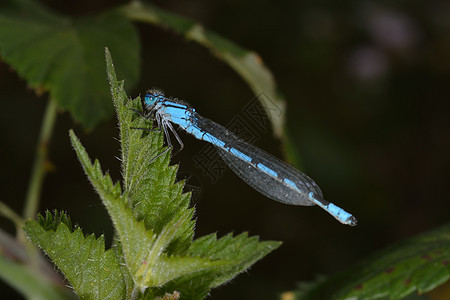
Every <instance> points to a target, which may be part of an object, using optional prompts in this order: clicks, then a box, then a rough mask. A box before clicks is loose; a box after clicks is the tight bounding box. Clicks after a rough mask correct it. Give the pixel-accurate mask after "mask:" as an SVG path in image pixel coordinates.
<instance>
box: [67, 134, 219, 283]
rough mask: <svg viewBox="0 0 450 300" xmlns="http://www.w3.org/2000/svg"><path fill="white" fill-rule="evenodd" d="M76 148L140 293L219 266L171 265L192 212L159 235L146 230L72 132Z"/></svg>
mask: <svg viewBox="0 0 450 300" xmlns="http://www.w3.org/2000/svg"><path fill="white" fill-rule="evenodd" d="M70 137H71V141H72V145H73V147H74V149H75V151H76V152H77V155H78V158H79V160H80V162H81V164H82V166H83V168H84V170H85V173H86V174H87V176H88V178H89V180H90V181H91V183H92V185H93V186H94V188H95V189H96V191H97V193H98V194H99V195H100V198H101V199H102V201H103V204H104V205H105V207H106V209H107V210H108V213H109V215H110V216H111V219H112V221H113V223H114V227H115V228H116V230H117V234H118V237H119V240H120V243H121V248H122V251H123V255H124V258H125V262H126V264H127V267H128V269H129V271H130V274H131V276H132V277H133V281H134V283H135V285H136V288H137V289H138V290H141V291H143V290H145V289H146V288H148V287H156V286H161V285H163V284H164V283H166V282H167V281H170V280H173V279H175V278H177V277H179V276H182V275H184V274H188V273H192V272H194V271H195V270H197V269H198V268H205V266H207V265H208V264H214V265H216V264H217V263H216V262H210V261H209V260H206V259H195V260H192V259H189V258H186V261H185V266H184V267H183V268H180V266H181V264H178V265H173V264H170V262H172V259H169V258H168V254H167V253H166V250H167V248H168V246H169V245H170V244H171V243H173V241H174V239H175V238H177V237H179V230H180V228H181V230H182V232H184V230H183V228H184V227H186V225H185V224H189V223H191V222H190V219H191V218H192V210H191V209H188V210H185V211H183V212H181V213H179V214H176V215H174V216H173V218H172V219H171V220H170V221H169V222H168V223H166V224H165V225H164V227H163V228H162V231H161V232H160V233H158V234H156V233H155V232H154V231H153V230H152V229H148V230H147V229H146V227H145V224H144V222H142V221H138V220H137V219H136V218H135V216H134V214H133V211H132V210H131V208H130V207H129V206H128V201H127V200H126V195H123V194H121V190H120V186H119V184H113V182H112V180H111V178H110V177H109V175H107V174H106V175H104V174H103V173H102V170H101V167H100V163H99V162H98V161H97V160H96V161H95V162H94V164H92V163H91V161H90V159H89V157H88V155H87V153H86V150H85V149H84V147H83V146H82V145H81V143H80V141H79V140H78V139H77V137H76V136H75V134H74V133H73V131H70Z"/></svg>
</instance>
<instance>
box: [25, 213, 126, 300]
mask: <svg viewBox="0 0 450 300" xmlns="http://www.w3.org/2000/svg"><path fill="white" fill-rule="evenodd" d="M61 215H63V214H58V215H56V216H54V217H53V220H52V221H51V222H49V221H50V220H51V219H52V216H51V215H50V213H49V212H47V213H46V216H45V217H43V216H40V217H39V222H36V221H31V220H30V221H27V222H26V224H25V228H24V229H25V232H26V233H27V235H28V237H29V238H30V239H31V240H32V241H33V242H34V243H35V244H36V245H37V246H38V247H39V248H41V249H42V250H44V252H45V253H46V254H47V255H48V256H49V257H50V258H51V259H52V261H53V262H54V263H55V264H56V265H57V266H58V268H59V269H60V270H61V271H62V272H63V274H64V276H65V277H66V278H67V279H68V280H69V281H70V284H71V285H72V287H73V288H74V289H75V291H76V292H77V294H78V296H79V297H80V298H81V299H124V298H125V285H124V280H123V278H122V277H121V276H119V275H120V274H121V273H120V266H119V260H118V259H117V254H116V253H115V251H114V250H112V249H111V250H108V251H105V241H104V238H103V236H101V237H100V238H98V239H96V238H95V237H94V235H89V236H87V237H85V236H84V235H83V233H82V232H81V229H79V228H78V229H75V231H73V232H71V229H70V228H68V227H67V225H66V224H65V223H62V222H61V223H59V224H58V225H57V226H56V227H55V226H53V228H51V227H52V226H48V225H49V224H55V225H56V224H57V222H58V219H59V220H63V219H65V220H67V219H68V218H67V217H66V216H64V217H61Z"/></svg>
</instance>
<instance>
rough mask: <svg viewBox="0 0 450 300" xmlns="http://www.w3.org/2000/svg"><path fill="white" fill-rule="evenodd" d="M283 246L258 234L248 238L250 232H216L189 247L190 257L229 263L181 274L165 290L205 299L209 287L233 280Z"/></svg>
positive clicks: (190, 297)
mask: <svg viewBox="0 0 450 300" xmlns="http://www.w3.org/2000/svg"><path fill="white" fill-rule="evenodd" d="M280 245H281V243H280V242H275V241H264V242H260V241H258V237H255V236H253V237H248V234H247V233H242V234H240V235H238V236H235V237H233V235H232V234H228V235H226V236H224V237H222V238H221V239H217V237H216V235H215V234H210V235H207V236H204V237H201V238H198V239H196V240H195V241H194V243H193V244H192V245H191V247H190V248H189V251H188V255H189V256H192V257H196V256H200V257H204V258H208V259H210V260H212V261H215V260H219V261H224V262H227V263H226V264H223V265H222V266H220V268H213V269H205V270H202V271H201V272H197V273H193V274H190V275H187V276H183V277H180V278H179V279H176V280H174V281H173V282H171V283H169V284H168V285H167V287H166V290H171V289H175V290H177V291H179V292H180V293H181V295H182V296H183V297H186V298H188V299H202V298H203V297H205V296H206V295H207V294H208V292H209V290H210V289H212V288H214V287H217V286H219V285H221V284H223V283H225V282H227V281H229V280H231V279H232V278H233V277H235V276H237V275H238V274H239V273H241V272H243V271H245V270H246V269H248V268H249V267H250V266H251V265H252V264H254V263H255V262H256V261H258V260H260V259H261V258H263V257H264V256H266V255H267V254H269V253H270V252H271V251H273V250H275V249H276V248H278V247H279V246H280Z"/></svg>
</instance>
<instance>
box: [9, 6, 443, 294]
mask: <svg viewBox="0 0 450 300" xmlns="http://www.w3.org/2000/svg"><path fill="white" fill-rule="evenodd" d="M43 2H44V3H46V4H47V5H48V6H50V7H51V8H53V9H55V10H56V11H59V12H61V13H64V14H67V15H70V16H74V17H76V16H83V15H86V14H96V13H99V12H102V11H104V10H105V9H108V8H111V7H114V6H115V5H117V4H120V3H125V1H106V0H105V1H95V2H93V1H89V0H78V1H64V2H61V1H56V0H46V1H43ZM152 2H153V3H154V4H156V5H158V6H160V7H161V8H164V9H167V10H169V11H172V12H175V13H179V14H180V15H183V16H186V17H190V18H192V19H194V20H197V21H198V22H200V23H201V24H203V25H204V26H205V27H206V28H208V29H211V30H213V31H215V32H217V33H218V34H221V35H223V36H224V37H227V38H229V39H230V40H232V41H233V42H235V43H236V44H238V45H240V46H243V47H246V48H248V49H251V50H254V51H256V52H258V53H259V54H260V55H261V57H262V58H263V60H264V62H265V63H266V65H267V66H268V67H269V68H270V70H271V71H272V72H273V74H274V76H275V78H276V80H277V83H278V85H279V88H280V90H281V92H282V93H283V95H284V96H285V98H286V100H287V105H288V111H287V126H288V129H289V131H290V133H291V135H292V138H293V140H292V142H293V144H294V145H295V146H296V151H297V153H298V155H299V161H300V162H301V166H300V167H301V169H302V170H304V171H305V172H306V173H307V174H309V175H310V176H311V177H312V178H314V179H315V180H316V182H317V183H318V184H319V185H320V187H321V188H322V191H323V193H324V195H325V198H326V199H328V200H329V201H332V202H334V203H335V204H337V205H339V206H341V207H343V208H345V209H346V210H348V211H349V212H351V213H353V214H354V215H355V216H356V217H357V218H358V220H359V225H358V226H357V227H353V228H352V227H349V226H344V225H341V224H339V223H338V222H337V221H336V220H335V219H334V218H332V217H331V216H329V215H328V214H327V213H325V212H324V211H323V210H321V209H320V208H318V207H293V206H287V205H282V204H280V203H277V202H274V201H272V200H269V199H267V198H265V197H264V196H262V195H260V194H259V193H257V192H255V191H254V190H253V189H252V188H250V187H249V186H247V185H246V184H245V183H244V182H242V181H241V180H240V179H239V178H238V177H237V176H235V175H234V174H233V173H232V172H230V171H228V172H226V173H225V174H224V175H223V176H222V177H220V178H219V179H218V181H217V183H214V184H212V183H211V182H210V180H209V179H208V178H207V177H205V176H203V175H202V171H201V170H200V169H199V168H197V167H196V166H195V163H194V161H193V159H192V158H193V157H194V156H195V155H196V154H198V153H199V151H201V149H202V148H203V147H204V143H203V142H200V141H197V140H195V139H194V138H193V137H191V136H188V135H186V134H184V133H181V137H182V139H183V141H184V143H185V149H184V150H183V151H182V152H181V153H180V154H178V155H177V156H175V157H174V159H173V161H174V163H175V162H177V163H178V162H179V163H180V173H181V174H189V175H192V178H193V179H194V181H193V184H194V185H196V186H199V187H201V194H200V195H199V196H198V195H197V196H196V197H195V198H194V200H193V203H194V205H195V206H196V208H197V213H196V216H197V226H196V236H202V235H205V234H208V233H211V232H217V233H218V234H219V236H221V235H224V234H226V233H228V232H235V233H241V232H243V231H249V232H250V234H251V235H258V236H260V238H261V239H263V240H279V241H283V245H282V246H281V248H279V249H278V250H276V251H275V252H273V253H272V254H270V255H269V256H267V257H266V258H265V259H263V260H262V261H260V262H258V263H257V264H256V265H254V267H252V268H251V269H250V271H248V272H246V273H244V274H241V275H240V276H238V277H237V278H236V279H234V280H233V281H232V282H231V283H229V284H227V285H225V286H223V287H220V288H218V289H216V290H213V292H212V295H211V299H274V298H275V297H276V296H277V294H278V293H280V292H282V291H285V290H289V289H293V288H295V287H296V283H297V282H299V281H311V280H314V279H315V278H316V277H317V276H319V275H330V274H333V273H335V272H339V271H341V270H344V269H345V268H347V267H349V266H350V265H352V264H353V263H355V262H356V261H357V260H359V259H361V258H364V257H366V256H368V255H370V254H372V253H374V252H375V251H377V250H379V249H381V248H382V247H384V246H385V245H387V244H389V243H393V242H396V241H399V240H400V239H403V238H406V237H409V236H412V235H415V234H418V233H420V232H423V231H426V230H428V229H432V228H435V227H437V226H439V225H442V224H444V223H446V222H448V221H449V220H450V201H449V194H450V188H449V186H450V184H449V183H448V180H449V176H448V172H449V170H450V168H449V164H450V159H449V153H450V139H449V137H450V124H449V123H450V118H449V116H450V115H449V112H450V110H449V106H450V105H449V100H450V91H449V90H450V3H449V2H448V1H331V0H328V1H327V0H324V1H278V2H276V1H265V0H258V1H214V2H213V1H206V0H202V1H189V2H180V1H152ZM137 26H138V29H139V32H140V36H141V41H142V43H143V47H142V54H141V56H142V74H141V80H140V82H139V85H138V86H137V87H136V88H135V89H134V90H133V91H132V92H131V93H130V95H131V96H137V95H139V94H142V93H144V92H145V91H146V90H147V89H149V88H151V87H154V86H157V87H160V88H162V89H163V90H164V91H166V93H167V94H168V95H172V96H174V97H178V98H183V99H185V100H187V101H188V102H189V103H191V104H192V105H193V106H194V107H196V109H197V110H198V111H199V112H200V113H201V114H202V115H203V116H206V117H208V118H210V119H212V120H214V121H216V122H218V123H221V124H227V123H228V122H229V121H230V120H232V119H233V118H234V117H235V116H237V115H239V114H240V113H242V110H243V108H244V107H245V106H246V105H247V104H248V103H250V102H251V101H253V99H254V95H253V94H252V92H251V90H250V89H249V87H248V86H247V85H246V84H245V83H244V81H243V80H242V79H241V78H240V77H239V76H238V75H237V74H236V73H235V72H234V71H233V70H231V69H230V68H229V67H228V66H227V65H226V64H225V63H223V62H221V61H219V60H217V59H216V58H214V57H212V56H211V55H210V53H209V51H208V50H206V49H205V48H203V47H201V46H199V45H197V44H195V43H193V42H187V41H186V40H185V39H184V38H183V37H180V36H178V35H177V34H175V33H173V32H171V31H165V30H162V29H160V28H157V27H153V26H150V25H142V24H139V25H137ZM112 55H113V58H114V53H112ZM118 75H119V77H120V74H118ZM105 80H106V77H105ZM0 82H1V83H0V84H1V89H0V97H1V99H2V117H1V118H0V122H1V123H0V136H1V140H2V147H1V155H0V160H1V161H0V165H1V166H2V172H1V173H0V174H1V175H0V176H1V179H0V182H1V190H2V197H1V198H2V199H1V200H2V201H4V202H6V203H7V204H8V205H10V206H11V207H12V208H14V209H15V210H16V211H17V212H19V213H21V211H22V208H23V201H24V200H23V199H24V197H25V192H26V188H27V185H28V181H29V177H30V170H31V166H32V161H33V157H34V149H35V146H36V141H37V136H38V133H39V128H40V126H41V121H42V115H43V112H44V109H45V106H46V104H47V95H44V96H41V97H37V96H36V95H35V94H34V92H33V91H31V90H29V89H28V88H27V85H26V82H24V80H22V79H21V78H18V76H17V75H16V74H15V73H14V71H13V70H12V69H10V68H9V66H7V65H6V64H5V63H0ZM10 124H14V125H13V126H11V125H10ZM70 128H74V129H75V132H76V133H77V134H78V135H79V136H80V138H81V141H82V143H83V144H84V145H85V146H86V148H87V150H88V152H89V154H90V156H91V157H92V158H94V157H97V158H99V159H100V160H101V162H102V166H103V168H104V169H105V170H109V172H110V173H111V175H112V176H113V178H114V179H116V180H120V169H119V161H118V160H117V159H116V158H115V156H118V155H119V143H118V142H117V141H116V140H115V139H114V138H116V137H117V136H118V131H117V125H116V122H115V117H111V118H110V120H109V121H107V122H103V123H102V124H101V125H100V126H98V127H97V128H96V129H95V130H93V131H92V132H89V133H86V132H84V130H83V128H81V127H80V126H79V125H77V124H74V122H73V121H72V119H71V118H70V115H69V114H68V113H66V112H61V113H60V114H59V115H58V119H57V121H56V128H55V131H54V134H53V138H52V142H51V146H50V154H49V157H50V159H51V162H52V163H53V165H54V167H55V170H54V171H53V172H52V173H50V174H49V175H48V176H47V178H46V180H45V184H44V187H43V192H42V204H41V210H44V209H54V208H56V209H59V210H66V211H67V212H68V213H69V215H70V216H71V218H72V220H73V221H74V223H78V224H79V225H80V226H81V227H82V228H84V231H85V232H86V233H90V232H95V233H96V234H97V235H100V234H105V235H106V237H107V243H108V245H109V243H110V241H111V234H112V231H111V223H110V220H109V217H108V216H107V214H106V212H105V209H104V208H103V206H102V205H101V203H100V200H99V199H98V197H97V195H96V194H95V192H94V191H93V189H92V187H91V185H90V184H89V182H88V181H87V179H86V176H85V175H84V174H83V171H82V169H81V166H80V164H79V163H78V161H77V159H76V156H75V153H74V151H73V150H72V148H71V146H70V143H69V137H68V130H69V129H70ZM256 144H257V145H258V146H259V147H261V148H263V149H265V150H266V151H268V152H269V153H272V154H274V155H276V156H278V157H281V156H282V155H283V154H282V151H281V149H282V148H281V143H280V141H279V140H277V139H275V138H274V137H273V135H272V134H271V131H270V128H268V132H267V133H266V134H265V135H263V136H261V137H260V139H259V140H258V141H257V142H256ZM184 176H185V175H183V176H181V178H180V179H182V178H183V177H184ZM0 226H1V228H2V229H6V230H8V231H9V232H11V233H13V232H14V228H13V226H12V225H11V223H9V222H8V221H6V220H5V219H3V218H2V219H0ZM0 288H1V294H2V295H7V296H8V297H9V298H8V299H13V298H14V297H16V298H18V299H20V297H19V296H17V293H15V292H14V291H13V290H12V289H11V288H9V287H7V285H6V284H5V283H3V282H1V283H0ZM5 299H6V298H5Z"/></svg>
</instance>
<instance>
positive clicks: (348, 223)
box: [345, 216, 358, 226]
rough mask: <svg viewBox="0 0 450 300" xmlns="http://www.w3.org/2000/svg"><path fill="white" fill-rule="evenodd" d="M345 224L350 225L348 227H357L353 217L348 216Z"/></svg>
mask: <svg viewBox="0 0 450 300" xmlns="http://www.w3.org/2000/svg"><path fill="white" fill-rule="evenodd" d="M345 224H346V225H350V226H356V225H358V220H356V218H355V217H354V216H350V217H348V219H347V220H346V221H345Z"/></svg>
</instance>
